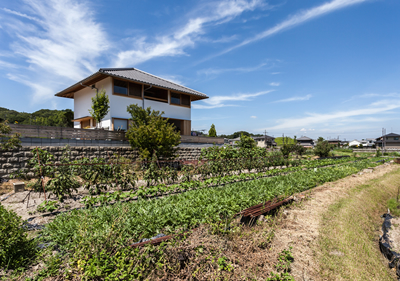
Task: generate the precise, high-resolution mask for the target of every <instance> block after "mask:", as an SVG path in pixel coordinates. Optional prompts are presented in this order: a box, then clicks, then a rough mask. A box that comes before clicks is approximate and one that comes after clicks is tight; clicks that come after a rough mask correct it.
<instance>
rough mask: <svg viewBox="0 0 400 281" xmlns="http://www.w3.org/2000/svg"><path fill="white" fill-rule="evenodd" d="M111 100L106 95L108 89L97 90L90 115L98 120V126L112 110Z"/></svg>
mask: <svg viewBox="0 0 400 281" xmlns="http://www.w3.org/2000/svg"><path fill="white" fill-rule="evenodd" d="M109 103H110V100H109V99H108V95H106V90H104V89H101V90H100V92H99V91H96V96H95V97H93V98H92V109H89V113H90V115H91V116H92V117H93V118H94V119H95V120H96V124H97V126H98V125H99V124H100V122H101V120H103V118H104V117H105V116H106V115H107V113H108V111H109V110H110V105H109Z"/></svg>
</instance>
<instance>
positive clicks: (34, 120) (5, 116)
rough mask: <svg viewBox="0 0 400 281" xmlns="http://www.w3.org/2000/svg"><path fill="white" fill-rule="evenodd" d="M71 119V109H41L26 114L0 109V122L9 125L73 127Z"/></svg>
mask: <svg viewBox="0 0 400 281" xmlns="http://www.w3.org/2000/svg"><path fill="white" fill-rule="evenodd" d="M73 119H74V112H73V111H72V110H71V109H63V110H50V109H41V110H38V111H35V112H33V113H27V112H18V111H16V110H10V109H7V108H4V107H0V122H4V121H5V120H7V121H8V122H9V123H11V124H14V123H18V124H23V125H40V126H54V127H73V125H74V122H72V120H73Z"/></svg>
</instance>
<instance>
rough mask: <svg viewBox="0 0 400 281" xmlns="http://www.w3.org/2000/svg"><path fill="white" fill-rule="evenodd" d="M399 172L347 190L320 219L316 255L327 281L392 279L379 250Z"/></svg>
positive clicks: (399, 178)
mask: <svg viewBox="0 0 400 281" xmlns="http://www.w3.org/2000/svg"><path fill="white" fill-rule="evenodd" d="M399 185H400V169H396V170H394V171H392V172H390V173H388V174H385V175H383V176H381V177H379V178H377V179H373V180H370V181H368V182H367V183H365V184H362V185H359V186H356V187H354V188H352V189H350V190H348V196H346V197H345V198H342V199H340V200H338V201H337V202H336V203H335V204H332V205H331V206H329V208H328V211H327V212H326V213H325V214H324V215H323V217H322V223H321V231H320V237H319V239H318V246H319V248H320V249H321V251H320V253H318V256H319V260H320V268H321V277H323V278H324V279H325V278H327V279H328V280H393V279H394V278H393V277H394V275H393V274H392V273H390V272H389V269H388V266H387V262H385V260H384V259H383V258H382V255H381V254H380V252H379V248H378V235H379V234H380V231H379V230H380V228H381V224H382V220H381V219H380V215H382V214H383V213H385V211H386V210H387V200H388V199H389V198H390V197H393V196H396V192H397V188H398V187H399Z"/></svg>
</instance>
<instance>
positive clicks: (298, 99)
mask: <svg viewBox="0 0 400 281" xmlns="http://www.w3.org/2000/svg"><path fill="white" fill-rule="evenodd" d="M311 98H312V95H306V96H304V97H291V98H287V99H282V100H277V101H273V102H272V103H277V102H292V101H304V100H309V99H311Z"/></svg>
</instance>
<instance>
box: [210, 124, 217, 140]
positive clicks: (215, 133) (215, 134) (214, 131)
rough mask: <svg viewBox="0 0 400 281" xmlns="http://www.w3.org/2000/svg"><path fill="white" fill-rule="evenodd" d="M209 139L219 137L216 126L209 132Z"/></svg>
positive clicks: (212, 126)
mask: <svg viewBox="0 0 400 281" xmlns="http://www.w3.org/2000/svg"><path fill="white" fill-rule="evenodd" d="M208 136H209V137H214V138H215V137H217V131H216V130H215V125H214V124H212V125H211V128H210V130H208Z"/></svg>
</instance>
